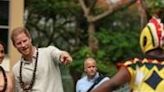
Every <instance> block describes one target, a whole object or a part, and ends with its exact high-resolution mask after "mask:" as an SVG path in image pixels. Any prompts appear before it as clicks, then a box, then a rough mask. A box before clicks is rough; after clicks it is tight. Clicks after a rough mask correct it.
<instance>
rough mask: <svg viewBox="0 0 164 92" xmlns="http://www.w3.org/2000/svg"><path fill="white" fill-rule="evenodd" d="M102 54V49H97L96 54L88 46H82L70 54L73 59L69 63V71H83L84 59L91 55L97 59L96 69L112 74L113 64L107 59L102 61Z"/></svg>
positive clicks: (113, 70)
mask: <svg viewBox="0 0 164 92" xmlns="http://www.w3.org/2000/svg"><path fill="white" fill-rule="evenodd" d="M104 54H105V53H104V52H103V51H98V52H97V54H93V53H92V52H91V50H90V49H89V48H88V47H86V46H84V47H82V48H81V49H79V50H78V51H77V52H75V53H74V54H73V55H72V56H73V58H74V60H75V61H74V62H73V63H71V64H70V65H69V67H70V69H71V70H70V71H76V73H83V70H84V69H83V63H84V60H85V59H86V58H87V57H93V58H95V59H96V61H97V67H98V70H99V71H100V72H101V73H103V74H105V75H108V76H112V75H114V73H115V72H116V69H115V65H114V64H112V63H110V62H109V61H104V59H103V58H104Z"/></svg>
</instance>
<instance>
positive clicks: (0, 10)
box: [0, 0, 9, 53]
mask: <svg viewBox="0 0 164 92" xmlns="http://www.w3.org/2000/svg"><path fill="white" fill-rule="evenodd" d="M8 25H9V0H0V40H2V41H3V42H4V43H5V44H6V46H8V30H9V26H8ZM5 52H6V53H8V48H7V47H6V51H5Z"/></svg>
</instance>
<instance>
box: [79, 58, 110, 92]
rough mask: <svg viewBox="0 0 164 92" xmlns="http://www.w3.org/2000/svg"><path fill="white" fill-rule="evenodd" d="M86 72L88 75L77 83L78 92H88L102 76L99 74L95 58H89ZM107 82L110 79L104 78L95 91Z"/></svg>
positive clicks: (85, 66) (86, 63) (85, 64)
mask: <svg viewBox="0 0 164 92" xmlns="http://www.w3.org/2000/svg"><path fill="white" fill-rule="evenodd" d="M84 72H85V74H86V75H85V76H83V77H82V78H81V79H79V80H78V81H77V84H76V92H87V91H88V90H89V89H90V88H91V87H92V85H94V83H95V81H96V80H97V78H99V76H100V74H99V73H98V72H97V67H96V61H95V60H94V59H93V58H87V59H86V60H85V61H84ZM106 80H109V78H108V77H104V78H103V79H102V80H101V81H100V82H99V83H98V84H96V85H95V86H94V87H93V89H94V88H96V87H97V86H98V85H100V84H101V83H102V82H104V81H106Z"/></svg>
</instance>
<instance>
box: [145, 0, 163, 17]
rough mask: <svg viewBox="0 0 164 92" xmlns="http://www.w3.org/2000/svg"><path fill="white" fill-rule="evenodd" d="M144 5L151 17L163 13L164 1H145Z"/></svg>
mask: <svg viewBox="0 0 164 92" xmlns="http://www.w3.org/2000/svg"><path fill="white" fill-rule="evenodd" d="M143 5H144V7H145V8H146V9H147V12H149V14H150V15H153V14H155V13H157V12H158V11H163V9H164V0H143Z"/></svg>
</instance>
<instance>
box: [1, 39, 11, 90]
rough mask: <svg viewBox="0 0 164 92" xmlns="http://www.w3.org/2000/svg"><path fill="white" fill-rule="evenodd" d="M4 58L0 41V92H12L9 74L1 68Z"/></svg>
mask: <svg viewBox="0 0 164 92" xmlns="http://www.w3.org/2000/svg"><path fill="white" fill-rule="evenodd" d="M4 57H5V45H4V43H3V42H2V41H0V92H13V83H12V77H11V74H10V73H9V72H7V71H5V70H4V68H3V67H2V66H1V64H2V62H3V60H4Z"/></svg>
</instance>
